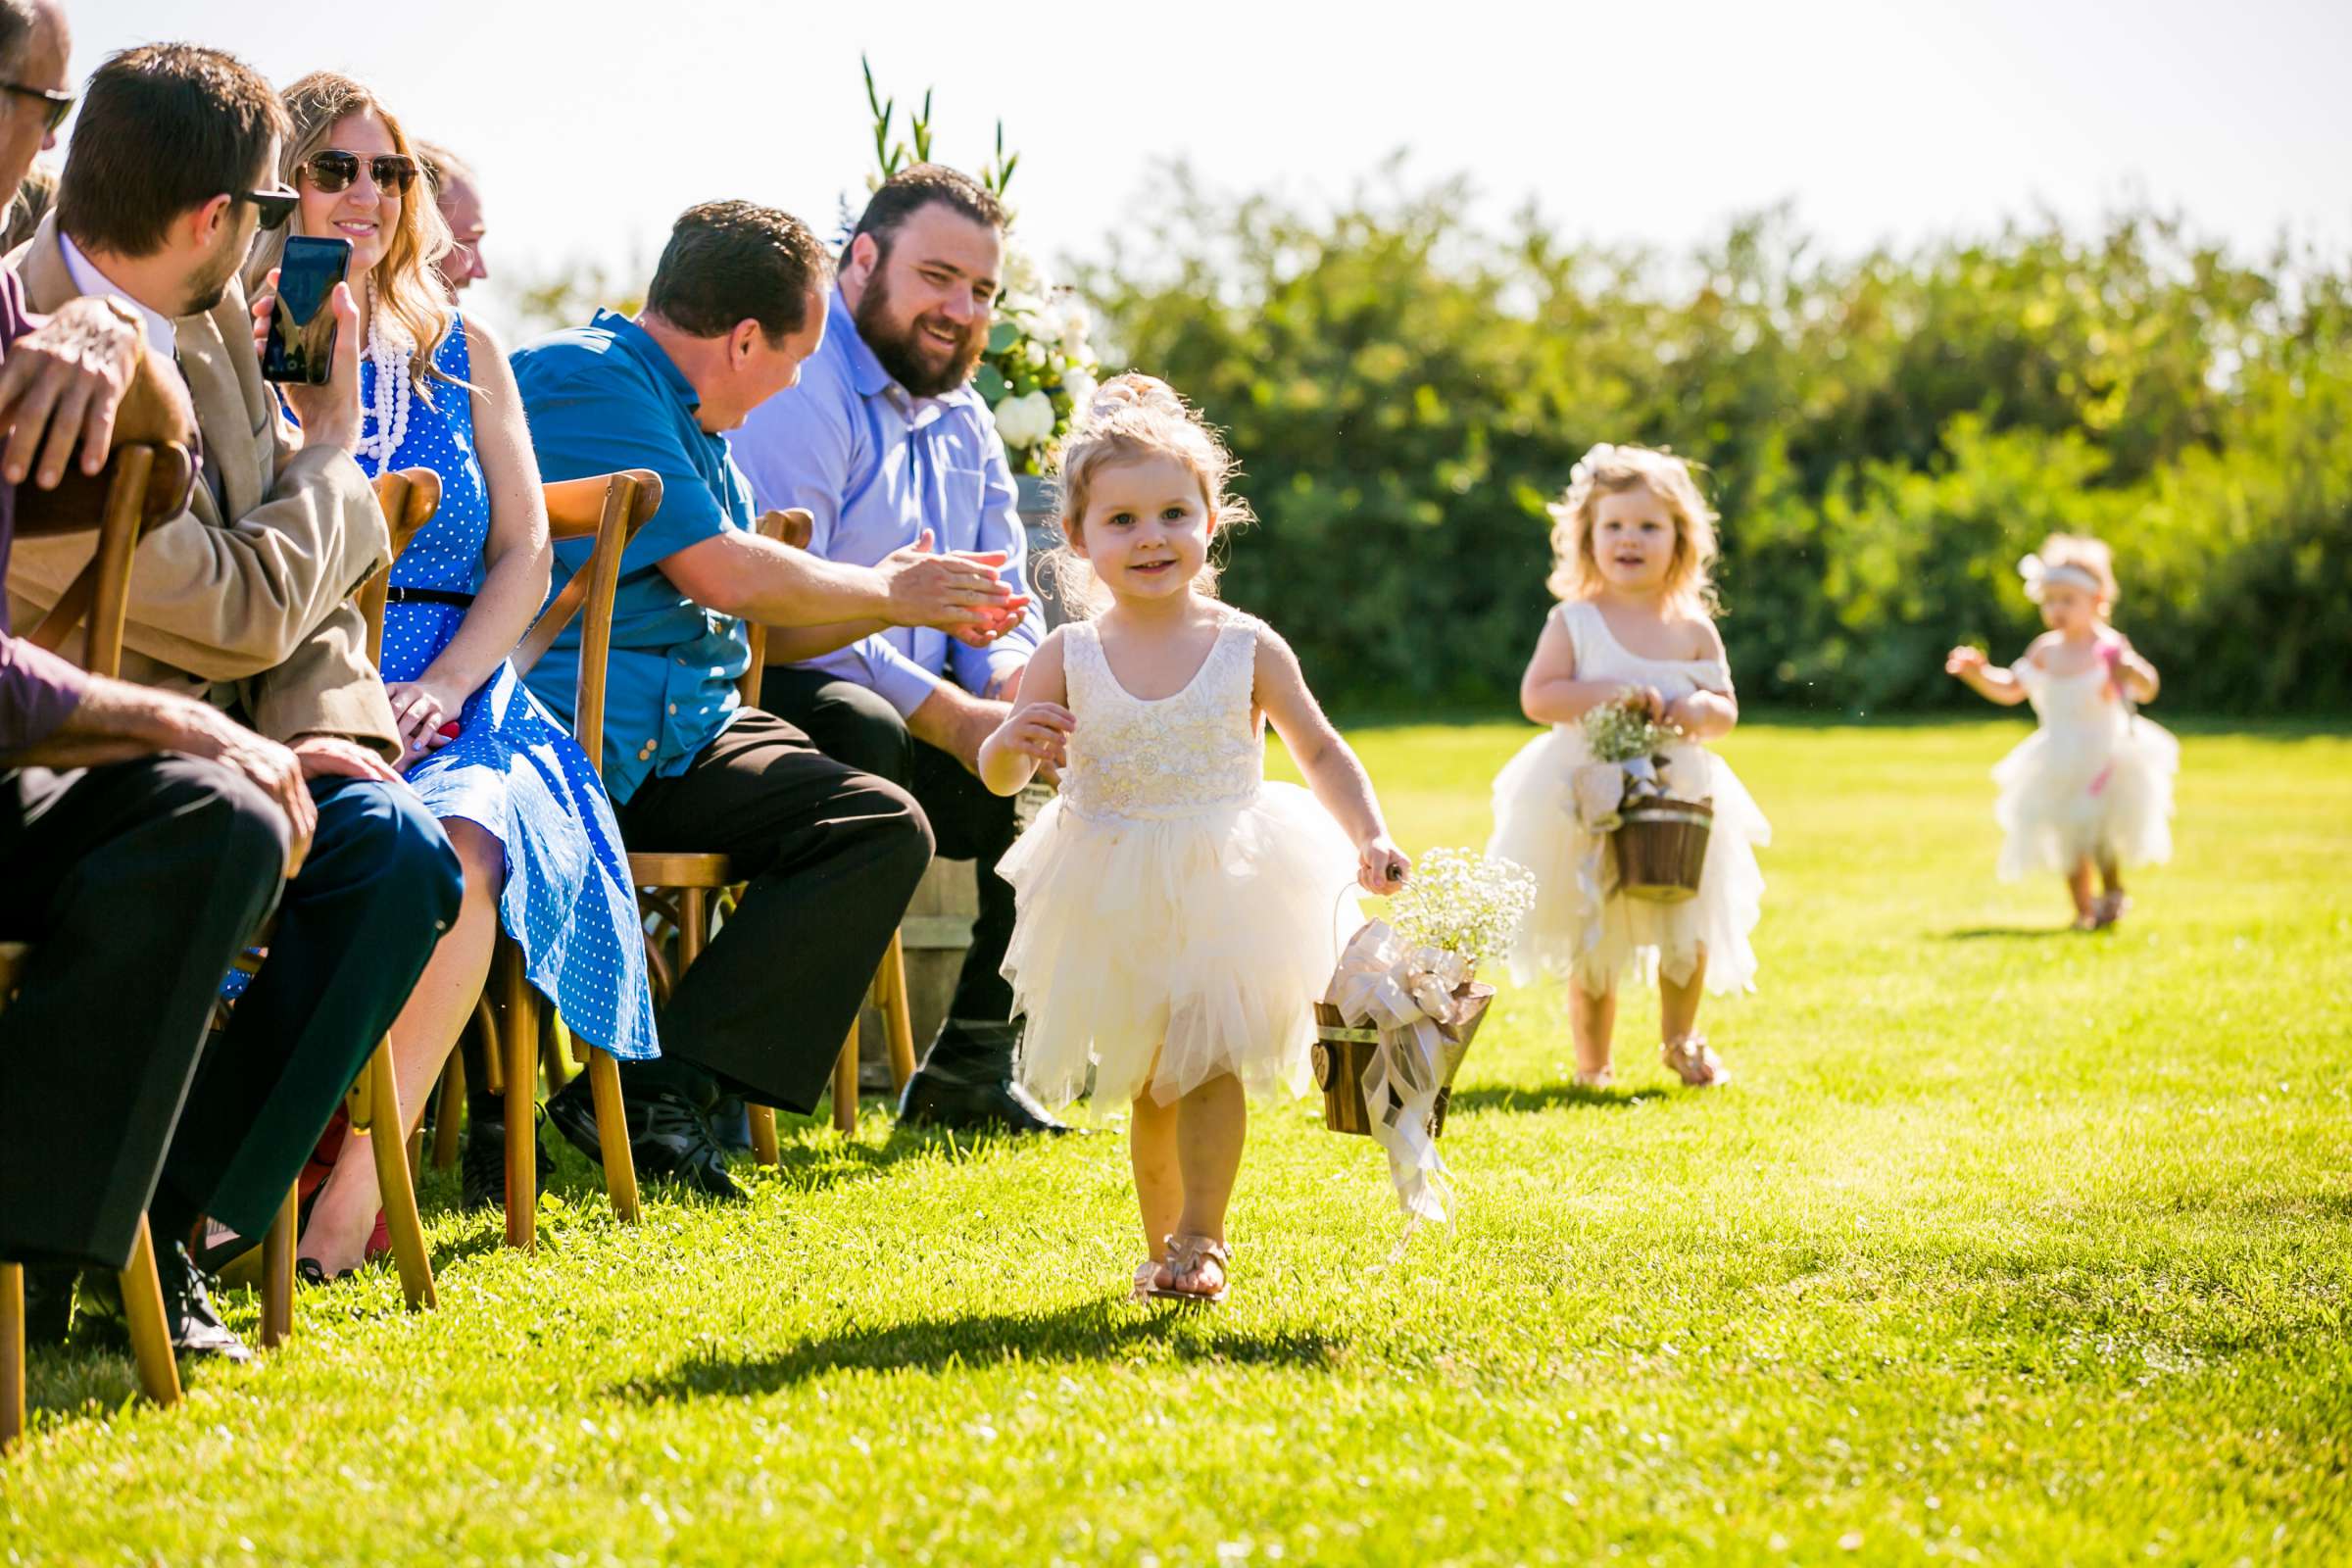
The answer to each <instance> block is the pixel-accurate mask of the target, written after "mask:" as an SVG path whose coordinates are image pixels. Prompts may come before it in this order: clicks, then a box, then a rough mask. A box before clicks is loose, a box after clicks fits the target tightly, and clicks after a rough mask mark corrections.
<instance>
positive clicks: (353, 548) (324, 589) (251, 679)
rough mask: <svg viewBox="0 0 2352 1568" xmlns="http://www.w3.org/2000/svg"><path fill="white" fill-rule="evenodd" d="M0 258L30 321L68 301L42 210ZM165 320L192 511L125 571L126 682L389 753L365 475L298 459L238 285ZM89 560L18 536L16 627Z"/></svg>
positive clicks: (52, 599) (12, 594)
mask: <svg viewBox="0 0 2352 1568" xmlns="http://www.w3.org/2000/svg"><path fill="white" fill-rule="evenodd" d="M7 265H9V266H10V267H13V268H14V269H15V270H16V271H17V274H18V276H19V277H21V278H22V279H23V280H24V284H25V298H26V303H27V304H28V305H29V307H30V308H31V309H32V310H33V311H35V312H36V313H43V314H45V313H48V312H51V311H55V310H57V309H58V308H59V307H60V306H62V305H64V304H65V303H66V302H67V301H68V300H71V299H73V298H74V297H76V296H77V295H79V294H80V293H81V290H80V289H78V288H76V287H75V286H74V284H73V276H72V274H71V273H69V272H68V271H67V270H66V261H65V253H64V252H63V251H62V250H61V249H60V248H59V244H58V233H57V215H56V214H54V213H52V214H50V215H49V216H48V217H47V218H45V219H43V220H42V221H41V225H40V227H39V229H37V230H36V231H35V232H34V234H33V236H32V238H31V239H30V240H28V241H26V242H25V245H24V246H23V247H22V248H20V249H19V250H17V251H16V252H15V253H14V254H12V255H11V256H10V257H9V258H8V264H7ZM172 324H173V327H174V329H175V331H176V333H177V335H178V351H179V363H180V369H181V373H182V374H183V375H184V376H185V377H186V378H187V383H188V396H189V399H190V401H191V402H192V403H193V404H194V405H195V409H196V427H197V429H198V431H199V432H200V433H201V435H202V438H203V444H204V473H203V476H202V478H201V479H200V480H199V481H198V483H197V485H196V490H195V495H194V498H193V500H192V501H191V503H190V505H189V510H188V511H186V512H184V513H181V514H180V515H178V516H176V517H172V518H170V519H168V520H166V521H164V522H161V523H158V524H157V525H156V526H155V527H153V528H150V529H149V530H147V533H146V535H145V537H144V538H143V539H142V540H141V541H140V544H139V548H138V552H137V554H136V555H135V556H133V558H132V560H131V573H130V614H129V624H128V625H127V626H126V627H125V628H124V631H123V678H124V679H126V680H132V681H137V682H140V683H141V684H144V685H149V686H161V687H167V688H169V689H171V690H173V691H179V692H185V693H187V694H189V695H191V696H197V697H202V698H206V699H209V700H210V701H211V702H212V703H213V704H214V705H215V706H216V707H219V708H221V709H225V710H227V711H230V712H232V713H235V714H236V715H238V716H239V717H241V718H243V719H244V720H245V721H246V722H247V723H248V724H250V725H252V726H253V728H255V729H257V730H259V731H260V732H261V733H262V734H264V735H267V736H269V737H270V739H272V740H276V741H284V742H292V741H295V740H298V739H300V738H301V737H303V736H305V735H342V736H347V737H349V738H351V739H353V740H356V741H358V742H360V743H361V744H363V745H366V746H369V747H372V748H374V749H375V750H377V751H379V752H381V753H383V754H384V756H385V757H386V758H387V759H393V760H397V759H398V758H399V756H400V740H399V733H398V730H397V729H396V728H395V726H394V724H393V719H392V709H391V704H390V703H389V701H388V700H387V699H386V698H385V696H384V687H383V682H382V680H381V679H380V678H379V677H378V675H377V673H376V669H375V666H374V665H373V664H372V663H370V662H368V645H367V627H366V623H365V622H364V621H363V620H362V619H361V617H360V613H359V611H358V609H357V608H355V607H354V606H353V605H352V604H351V602H350V599H351V594H352V592H353V590H355V589H356V588H358V586H359V585H360V583H361V582H362V581H364V580H365V579H366V578H367V577H368V574H369V573H370V572H372V571H374V570H375V569H376V568H377V567H378V566H379V565H381V564H383V563H384V561H385V560H386V558H387V557H388V556H389V555H390V553H391V543H390V536H389V534H388V533H387V532H386V530H385V527H384V517H383V514H382V513H381V512H380V511H378V510H377V508H376V504H375V493H374V491H373V489H372V488H371V487H370V486H369V484H368V476H367V474H366V473H365V472H363V471H362V470H361V468H360V466H359V464H358V463H356V462H354V461H353V460H352V457H351V455H350V454H349V453H347V452H343V451H340V450H336V449H332V448H314V449H310V450H301V451H297V450H295V449H294V446H293V438H292V435H291V432H290V431H289V430H288V429H287V427H286V425H285V421H284V420H283V419H281V418H280V417H279V416H278V410H277V400H276V397H275V394H274V393H272V392H271V390H270V385H269V383H268V382H266V381H264V380H263V379H262V370H261V362H260V360H259V358H258V357H257V356H256V355H255V353H254V348H253V317H252V313H251V312H250V310H249V309H248V308H247V306H246V303H245V292H244V290H243V289H242V288H239V287H237V286H236V285H235V284H233V283H232V284H231V285H230V286H229V289H228V292H227V293H226V294H225V295H223V296H222V297H221V303H220V304H219V305H217V306H215V307H214V308H213V309H212V310H211V311H209V312H206V313H203V314H201V315H197V316H189V317H183V318H181V319H179V320H177V321H175V322H173V323H172ZM89 553H90V547H89V541H88V540H87V539H78V538H73V537H67V538H34V539H20V540H18V541H17V543H16V550H15V552H14V554H13V555H12V556H11V558H10V560H9V564H8V596H9V611H10V613H11V615H12V616H13V617H14V619H15V623H16V624H17V625H19V626H29V625H32V624H34V623H35V622H36V621H37V620H38V619H39V617H40V614H41V613H42V612H44V611H46V610H47V609H48V608H49V607H50V606H51V605H52V604H54V603H56V601H57V598H58V596H59V595H60V594H62V593H64V592H65V589H66V586H67V584H69V583H71V582H72V581H73V577H74V575H75V574H76V573H77V572H79V571H80V570H81V568H82V566H83V564H85V563H86V562H87V561H88V560H89Z"/></svg>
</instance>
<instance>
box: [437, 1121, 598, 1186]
mask: <svg viewBox="0 0 2352 1568" xmlns="http://www.w3.org/2000/svg"><path fill="white" fill-rule="evenodd" d="M546 1117H547V1107H545V1106H538V1107H535V1119H534V1120H533V1122H532V1124H531V1156H532V1158H531V1164H532V1168H533V1169H535V1170H537V1171H538V1173H539V1185H540V1186H542V1187H545V1186H546V1185H547V1179H548V1178H549V1177H550V1176H553V1175H554V1174H555V1173H556V1162H555V1161H554V1160H552V1159H550V1158H548V1157H547V1151H546V1150H544V1149H542V1148H540V1147H539V1127H538V1121H539V1119H545V1118H546ZM594 1125H595V1124H594V1123H593V1122H592V1123H590V1126H591V1127H593V1126H594ZM589 1150H590V1152H589V1156H588V1157H589V1158H591V1159H594V1158H595V1157H596V1154H595V1141H594V1137H593V1135H591V1138H590V1143H589ZM458 1185H459V1187H460V1189H461V1190H462V1193H463V1196H464V1200H465V1203H466V1207H467V1208H492V1207H498V1206H502V1205H504V1204H505V1202H506V1201H507V1120H506V1117H505V1115H504V1114H503V1113H502V1114H500V1115H496V1116H472V1117H468V1118H467V1119H466V1147H465V1149H464V1150H463V1151H462V1152H460V1153H459V1154H458Z"/></svg>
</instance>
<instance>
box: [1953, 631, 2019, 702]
mask: <svg viewBox="0 0 2352 1568" xmlns="http://www.w3.org/2000/svg"><path fill="white" fill-rule="evenodd" d="M2026 656H2027V657H2028V658H2029V659H2030V658H2032V657H2033V650H2032V649H2028V650H2027V654H2026ZM1943 672H1944V673H1945V674H1947V675H1957V676H1959V677H1960V679H1961V680H1962V681H1964V682H1966V683H1967V684H1968V686H1969V687H1970V689H1972V690H1973V691H1975V692H1976V694H1977V695H1978V696H1980V697H1982V698H1985V700H1986V701H1988V702H1995V703H1998V704H2000V705H2001V706H2002V707H2003V708H2015V707H2016V706H2017V705H2018V704H2020V703H2022V702H2024V701H2025V700H2026V688H2025V685H2024V683H2023V682H2021V681H2020V680H2019V679H2018V678H2017V677H2016V676H2015V675H2013V674H2011V673H2010V672H2009V671H2007V670H2005V669H2000V668H1996V667H1995V666H1994V665H1993V664H1992V663H1991V662H1988V661H1987V660H1986V659H1985V650H1984V649H1982V648H1970V647H1968V646H1966V645H1965V644H1964V645H1962V646H1961V647H1958V648H1955V649H1953V650H1952V651H1951V652H1950V653H1948V654H1946V655H1944V656H1943Z"/></svg>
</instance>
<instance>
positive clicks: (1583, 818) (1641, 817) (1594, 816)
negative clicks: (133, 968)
mask: <svg viewBox="0 0 2352 1568" xmlns="http://www.w3.org/2000/svg"><path fill="white" fill-rule="evenodd" d="M1583 728H1584V732H1585V745H1586V747H1587V748H1588V749H1589V750H1590V751H1591V752H1592V754H1593V760H1592V761H1590V762H1587V763H1585V764H1584V765H1582V766H1581V767H1579V768H1577V770H1576V772H1575V774H1574V776H1573V777H1572V778H1571V779H1570V781H1569V783H1570V789H1571V798H1572V800H1573V802H1574V805H1575V809H1576V817H1577V821H1578V823H1579V824H1580V825H1582V826H1583V828H1584V829H1585V831H1586V832H1588V833H1590V834H1593V835H1594V836H1595V838H1596V839H1603V838H1605V840H1606V842H1607V845H1608V853H1607V858H1606V863H1605V864H1599V863H1596V864H1593V865H1591V866H1589V867H1588V870H1587V880H1588V881H1590V882H1592V883H1593V884H1594V885H1595V891H1597V892H1598V893H1599V894H1600V895H1601V896H1604V897H1605V896H1606V895H1607V894H1608V893H1609V892H1612V891H1614V892H1618V893H1623V894H1624V895H1625V896H1626V897H1627V898H1629V899H1647V900H1649V901H1651V902H1653V903H1657V904H1680V903H1682V902H1683V901H1684V900H1686V899H1691V898H1695V897H1697V895H1698V878H1699V872H1700V871H1701V870H1702V869H1703V868H1704V867H1705V865H1706V863H1707V839H1708V837H1709V835H1710V834H1712V833H1713V831H1714V827H1715V804H1714V802H1713V800H1712V799H1711V798H1708V797H1706V796H1699V797H1698V798H1696V799H1691V798H1690V797H1688V796H1687V795H1684V794H1682V793H1680V792H1679V790H1678V786H1679V785H1680V784H1681V782H1682V781H1681V780H1680V779H1678V778H1676V777H1675V765H1674V761H1673V759H1672V756H1671V752H1672V749H1673V748H1674V747H1676V746H1677V745H1679V744H1680V743H1681V741H1682V739H1683V737H1682V735H1681V734H1680V732H1678V731H1676V730H1674V729H1671V728H1669V727H1668V726H1666V725H1664V724H1661V723H1659V722H1658V721H1657V720H1656V719H1654V718H1652V717H1651V716H1650V714H1649V711H1648V710H1647V708H1646V707H1644V706H1643V705H1642V704H1641V703H1639V702H1637V701H1636V700H1635V699H1634V698H1633V697H1632V696H1631V695H1630V694H1629V695H1628V696H1627V697H1625V698H1621V699H1619V700H1618V701H1616V702H1613V703H1603V704H1601V705H1600V706H1599V707H1597V708H1593V709H1590V710H1588V711H1586V713H1585V716H1584V721H1583ZM1592 858H1593V859H1594V860H1599V859H1600V858H1601V850H1600V846H1599V844H1598V843H1596V844H1595V845H1594V847H1593V851H1592Z"/></svg>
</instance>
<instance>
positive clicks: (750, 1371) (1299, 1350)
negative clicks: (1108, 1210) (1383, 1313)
mask: <svg viewBox="0 0 2352 1568" xmlns="http://www.w3.org/2000/svg"><path fill="white" fill-rule="evenodd" d="M1145 1347H1160V1348H1165V1350H1166V1351H1167V1352H1168V1353H1170V1354H1172V1355H1173V1356H1175V1357H1176V1358H1177V1359H1178V1360H1182V1361H1206V1362H1214V1363H1220V1364H1230V1365H1243V1366H1285V1367H1297V1368H1301V1369H1304V1370H1309V1371H1313V1370H1323V1369H1328V1368H1330V1367H1331V1366H1333V1365H1334V1364H1335V1363H1336V1362H1337V1360H1338V1358H1339V1356H1340V1354H1341V1352H1342V1351H1343V1350H1344V1349H1345V1348H1346V1342H1345V1341H1344V1340H1341V1339H1338V1338H1335V1337H1333V1336H1331V1335H1328V1334H1324V1333H1321V1332H1318V1331H1316V1330H1313V1329H1283V1330H1274V1331H1270V1332H1264V1333H1252V1332H1245V1331H1238V1330H1232V1329H1226V1328H1221V1327H1217V1326H1216V1325H1215V1324H1214V1322H1213V1320H1211V1319H1208V1318H1206V1317H1203V1316H1200V1315H1197V1312H1196V1310H1195V1309H1187V1308H1181V1307H1167V1308H1159V1309H1153V1310H1150V1311H1147V1310H1146V1309H1144V1308H1142V1307H1138V1306H1133V1305H1130V1304H1129V1303H1127V1302H1126V1301H1124V1300H1118V1299H1108V1298H1105V1299H1098V1300H1093V1301H1084V1302H1080V1303H1078V1304H1077V1305H1074V1306H1066V1307H1063V1308H1061V1309H1060V1310H1058V1311H1052V1312H1040V1313H1026V1314H1017V1315H1016V1314H1011V1313H978V1314H975V1315H972V1316H968V1317H954V1318H937V1319H929V1320H925V1321H922V1322H915V1323H898V1324H892V1325H889V1326H887V1327H876V1328H850V1329H845V1330H843V1331H842V1332H841V1333H839V1334H831V1335H826V1336H824V1337H823V1338H821V1339H814V1340H809V1341H807V1342H805V1343H803V1344H800V1345H796V1346H793V1347H792V1348H789V1349H786V1350H781V1351H778V1352H776V1353H774V1354H772V1355H763V1356H752V1357H748V1358H735V1357H730V1356H727V1355H725V1354H723V1353H709V1354H702V1355H697V1356H694V1357H690V1358H689V1359H687V1360H684V1361H681V1362H679V1363H678V1364H677V1365H675V1366H673V1367H671V1368H670V1369H669V1370H668V1371H666V1372H662V1373H659V1374H656V1375H653V1376H649V1377H639V1378H630V1379H629V1380H628V1381H626V1382H624V1383H619V1384H615V1385H613V1387H612V1388H610V1389H608V1390H607V1391H606V1393H607V1394H608V1395H609V1396H611V1397H614V1398H621V1399H628V1400H631V1401H634V1402H637V1403H645V1404H658V1403H662V1402H664V1401H668V1400H683V1399H699V1398H707V1397H713V1396H723V1397H741V1396H744V1395H756V1394H772V1393H775V1392H776V1391H778V1390H780V1389H787V1388H792V1387H794V1386H796V1385H799V1384H802V1383H807V1382H809V1380H811V1379H813V1378H820V1377H824V1376H826V1375H828V1374H830V1373H834V1372H841V1371H863V1372H881V1371H891V1370H899V1369H906V1370H912V1371H920V1372H942V1371H946V1370H947V1369H949V1368H951V1367H971V1366H990V1365H995V1364H997V1363H999V1362H1004V1361H1021V1362H1025V1363H1038V1362H1043V1363H1054V1362H1069V1361H1108V1360H1118V1359H1124V1358H1125V1357H1126V1356H1127V1355H1128V1354H1129V1353H1130V1352H1131V1351H1133V1350H1136V1349H1138V1348H1145Z"/></svg>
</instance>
